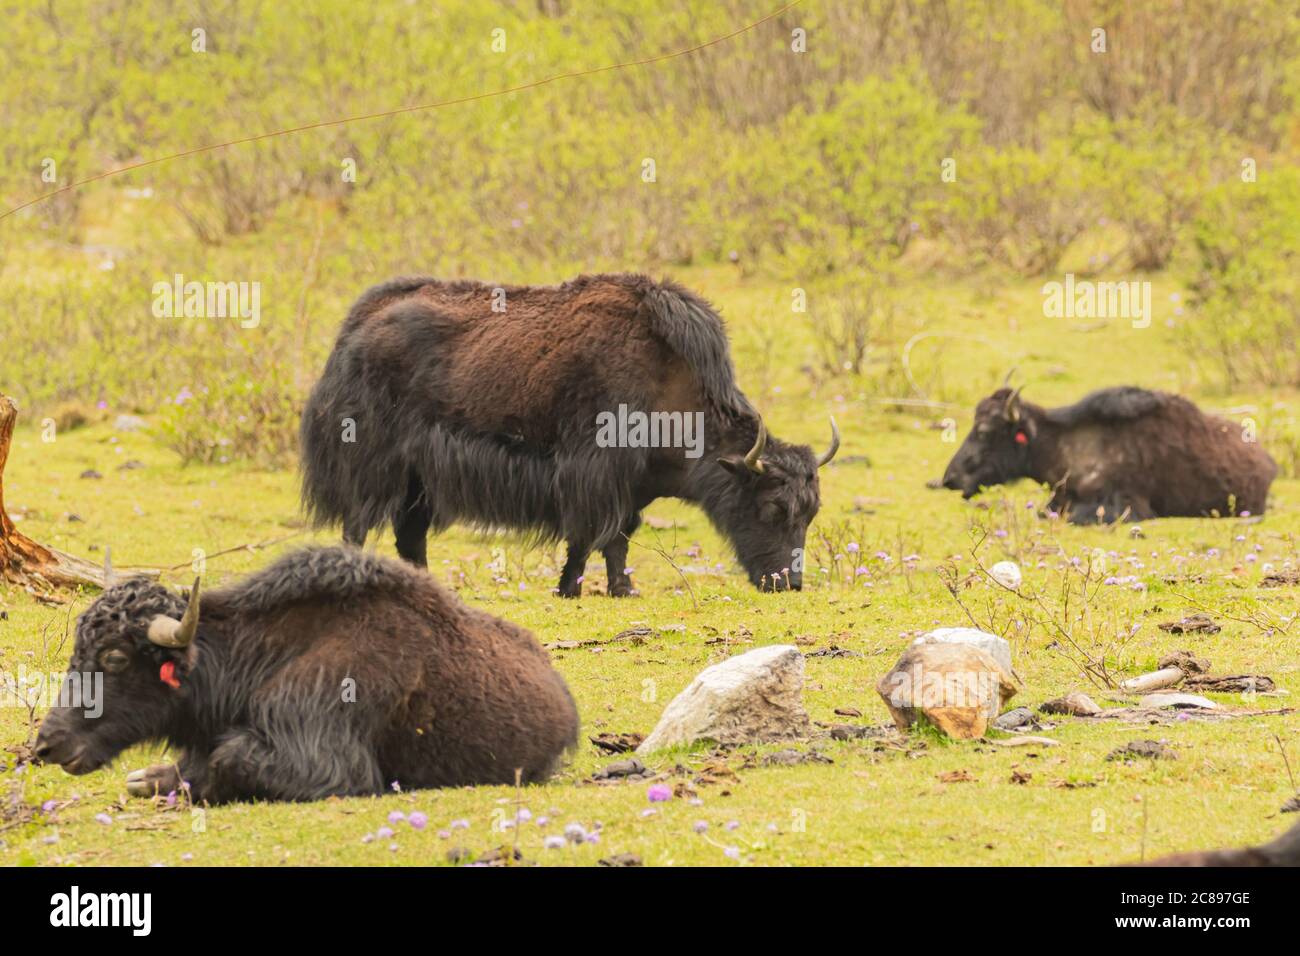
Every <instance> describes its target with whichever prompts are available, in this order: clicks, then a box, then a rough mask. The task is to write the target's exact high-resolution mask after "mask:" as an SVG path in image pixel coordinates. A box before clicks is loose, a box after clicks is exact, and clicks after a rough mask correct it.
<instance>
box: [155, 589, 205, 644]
mask: <svg viewBox="0 0 1300 956" xmlns="http://www.w3.org/2000/svg"><path fill="white" fill-rule="evenodd" d="M198 630H199V579H198V578H195V579H194V587H193V589H192V590H191V591H190V600H189V603H188V604H186V605H185V615H184V616H183V617H182V618H181V619H180V620H179V621H178V620H176V618H174V617H168V616H167V615H166V614H159V615H157V616H155V617H154V619H153V620H152V621H150V622H149V640H150V641H152V642H153V643H155V644H157V645H159V646H160V647H189V645H190V642H191V641H193V640H194V635H195V634H197V633H198Z"/></svg>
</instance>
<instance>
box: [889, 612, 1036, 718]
mask: <svg viewBox="0 0 1300 956" xmlns="http://www.w3.org/2000/svg"><path fill="white" fill-rule="evenodd" d="M918 644H971V645H973V646H975V647H978V648H979V649H980V650H982V651H983V652H984V653H985V654H987V655H988V656H989V657H991V658H993V659H994V660H995V661H997V662H998V664H999V665H1000V666H1001V667H1002V669H1003V670H1004V671H1006V672H1007V673H1008V674H1010V673H1012V670H1011V645H1010V644H1008V643H1007V642H1006V641H1005V640H1003V639H1002V638H1000V637H998V636H997V635H996V634H990V633H988V632H987V631H980V630H977V629H975V628H973V627H937V628H935V629H934V630H933V631H930V632H929V633H926V634H922V635H921V636H920V637H918V638H917V639H916V640H914V641H913V642H912V646H913V647H916V646H917V645H918ZM993 716H994V717H996V716H997V714H994V715H993Z"/></svg>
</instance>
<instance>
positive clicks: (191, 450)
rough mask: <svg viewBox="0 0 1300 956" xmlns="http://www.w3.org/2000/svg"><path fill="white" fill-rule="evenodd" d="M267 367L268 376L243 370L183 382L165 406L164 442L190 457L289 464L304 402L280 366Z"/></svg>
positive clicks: (216, 461) (161, 427) (220, 461)
mask: <svg viewBox="0 0 1300 956" xmlns="http://www.w3.org/2000/svg"><path fill="white" fill-rule="evenodd" d="M266 371H267V373H268V376H267V377H261V376H258V377H255V376H253V375H249V374H242V373H241V374H237V375H235V376H233V377H232V378H229V379H224V378H221V377H214V378H212V379H209V380H208V381H207V383H206V384H201V385H197V387H196V388H194V389H191V388H189V387H188V386H182V387H181V388H180V389H178V390H177V392H176V394H175V395H173V396H172V397H171V398H170V400H169V401H168V402H167V403H166V404H164V405H163V407H162V411H161V416H160V421H159V423H158V432H159V437H160V440H161V441H162V443H163V444H164V445H166V446H167V447H168V448H170V449H172V450H173V451H175V452H177V453H178V454H179V455H180V456H181V459H182V460H184V461H186V462H202V463H205V464H226V463H227V462H230V461H234V460H246V461H252V462H256V463H258V464H261V465H265V466H267V467H282V466H285V465H288V464H291V463H292V462H293V460H294V456H295V455H296V454H297V450H298V421H299V419H300V418H301V416H302V403H301V401H299V400H298V399H297V397H296V394H295V392H294V390H293V389H292V388H291V387H290V383H289V382H287V381H286V379H285V375H284V374H283V371H282V370H281V369H280V368H279V367H277V366H275V365H272V366H270V367H269V368H268V369H267V370H266Z"/></svg>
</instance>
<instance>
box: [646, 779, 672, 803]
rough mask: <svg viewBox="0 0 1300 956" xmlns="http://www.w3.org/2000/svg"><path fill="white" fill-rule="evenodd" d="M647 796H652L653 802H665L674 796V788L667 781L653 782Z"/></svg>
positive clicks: (651, 800)
mask: <svg viewBox="0 0 1300 956" xmlns="http://www.w3.org/2000/svg"><path fill="white" fill-rule="evenodd" d="M646 796H647V797H649V798H650V802H651V803H663V802H664V801H665V800H671V799H672V798H673V788H672V787H670V786H668V785H667V784H665V783H656V784H651V786H650V789H649V790H647V791H646Z"/></svg>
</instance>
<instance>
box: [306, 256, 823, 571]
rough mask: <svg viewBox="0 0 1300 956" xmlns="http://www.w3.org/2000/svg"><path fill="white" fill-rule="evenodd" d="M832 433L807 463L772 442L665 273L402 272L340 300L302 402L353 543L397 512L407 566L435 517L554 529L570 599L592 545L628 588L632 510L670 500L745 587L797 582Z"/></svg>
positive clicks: (318, 472)
mask: <svg viewBox="0 0 1300 956" xmlns="http://www.w3.org/2000/svg"><path fill="white" fill-rule="evenodd" d="M615 417H617V418H618V419H619V422H620V427H619V429H617V430H616V431H617V434H613V432H614V431H615V430H613V429H608V428H607V425H608V422H609V421H610V420H612V419H613V418H615ZM602 422H604V424H602ZM629 422H630V427H628V428H626V429H624V428H623V427H622V424H623V423H629ZM834 427H835V423H834V422H833V421H832V422H831V428H832V440H831V447H830V450H829V451H827V452H826V453H825V454H823V455H821V456H820V457H819V456H817V455H815V454H814V453H813V451H812V449H810V448H808V447H806V446H804V445H788V444H786V443H784V442H782V441H779V440H777V439H776V438H775V437H772V436H770V435H768V434H767V431H766V429H765V428H764V427H763V423H762V422H761V421H760V419H759V416H758V414H757V413H756V412H755V411H754V409H753V407H752V406H751V405H750V403H749V402H748V400H747V399H746V398H745V396H744V395H743V394H742V393H741V391H740V389H739V388H738V387H737V386H736V382H735V374H734V372H733V369H732V364H731V355H730V351H729V349H728V346H727V337H726V333H725V331H724V329H723V326H722V320H721V319H720V318H719V317H718V315H717V313H715V312H714V311H713V309H712V308H710V307H709V305H708V304H707V303H706V302H704V301H703V300H701V299H699V298H697V297H696V296H694V295H693V294H691V293H690V292H688V291H687V290H685V289H683V288H681V287H680V286H676V285H673V284H672V283H669V282H654V281H652V280H651V279H648V278H646V277H645V276H639V275H597V276H583V277H581V278H578V279H575V280H573V281H572V282H566V283H564V284H563V285H558V286H505V287H493V286H491V285H487V284H484V283H480V282H441V281H438V280H436V279H427V278H416V279H398V280H395V281H393V282H389V283H387V284H385V285H380V286H376V287H375V288H373V289H371V290H370V291H368V292H366V293H365V294H364V295H363V296H362V297H361V298H360V299H359V300H358V301H357V302H356V304H355V305H353V307H352V310H351V312H350V313H349V314H348V317H347V320H346V321H345V322H344V323H343V327H342V329H341V331H340V332H339V336H338V340H337V341H336V343H335V345H334V351H333V353H332V354H331V355H330V358H329V361H328V363H327V364H326V366H325V372H324V374H323V375H322V377H321V380H320V381H319V382H318V383H317V384H316V387H315V388H314V389H313V391H312V394H311V397H310V398H309V399H308V401H307V407H306V409H305V410H304V413H303V420H302V435H301V437H302V462H303V500H304V503H305V504H306V507H307V510H308V512H309V513H310V514H311V515H312V517H313V518H314V519H315V521H316V523H317V524H318V525H329V524H342V526H343V536H344V539H345V540H347V541H349V542H351V543H353V544H357V545H360V544H362V543H364V541H365V538H366V535H367V534H368V533H369V532H370V531H372V530H374V529H376V528H380V527H383V526H385V525H391V526H392V527H393V530H394V532H395V534H396V537H397V550H398V553H399V554H400V555H401V556H402V557H403V558H405V559H406V560H407V561H410V562H411V563H413V564H416V565H418V566H421V567H423V566H424V565H425V563H426V554H425V543H426V537H427V535H428V532H429V529H430V528H431V527H432V528H433V529H434V530H435V531H440V530H443V529H445V528H446V527H447V526H449V525H450V524H452V523H453V522H456V521H464V522H467V523H469V524H471V525H475V526H477V527H479V528H484V529H497V528H509V529H515V530H519V531H523V532H526V533H530V534H532V535H533V536H535V537H537V538H540V539H543V540H563V541H566V542H567V543H568V557H567V560H566V562H565V565H564V570H563V572H562V573H561V576H560V583H559V593H560V594H561V595H562V596H565V597H575V596H577V595H579V594H580V593H581V591H582V575H583V569H584V567H585V566H586V563H587V558H588V556H589V555H590V553H591V551H593V550H595V549H599V550H601V551H603V552H604V555H605V566H606V570H607V572H608V579H609V593H610V594H611V595H614V596H624V595H627V594H629V593H631V590H632V584H631V581H630V579H629V577H628V575H627V573H626V567H625V566H626V564H627V551H628V539H629V538H630V537H631V536H632V534H633V532H634V531H635V530H636V529H637V527H638V525H639V524H640V521H641V517H640V515H641V511H642V509H644V508H645V506H646V505H648V504H649V503H650V502H651V501H653V500H655V499H656V498H662V497H675V498H682V499H684V500H687V501H692V502H695V503H697V504H699V505H700V506H701V507H702V508H703V509H704V511H705V513H706V514H708V516H709V519H710V520H711V521H712V522H713V524H714V525H715V526H716V527H717V528H718V529H719V530H720V531H721V532H722V534H724V535H725V536H726V537H727V538H728V539H729V540H730V542H731V543H732V545H733V546H734V547H735V550H736V554H737V556H738V557H739V559H740V563H741V564H742V565H743V566H744V568H745V571H746V572H747V573H748V576H749V578H750V580H751V581H752V582H753V584H754V585H755V586H756V587H759V588H772V589H777V590H779V589H783V588H786V587H790V588H794V589H798V588H799V587H800V585H801V582H802V560H801V559H802V553H803V547H804V537H805V533H806V531H807V528H808V525H809V523H810V522H811V521H812V519H813V516H814V515H815V514H816V513H817V509H818V507H819V505H820V498H819V490H818V482H817V469H818V468H819V467H820V466H821V465H824V464H826V462H828V461H830V459H831V457H832V456H833V455H834V454H835V450H836V449H837V448H838V447H839V436H838V434H837V433H836V432H835V431H834Z"/></svg>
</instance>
